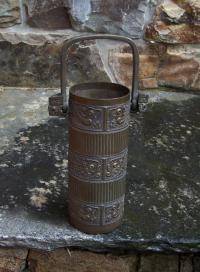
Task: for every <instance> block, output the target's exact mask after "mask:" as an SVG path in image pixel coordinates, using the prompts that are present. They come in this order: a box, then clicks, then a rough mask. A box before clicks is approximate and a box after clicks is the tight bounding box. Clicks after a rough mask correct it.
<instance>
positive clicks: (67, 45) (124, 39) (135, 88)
mask: <svg viewBox="0 0 200 272" xmlns="http://www.w3.org/2000/svg"><path fill="white" fill-rule="evenodd" d="M96 39H108V40H115V41H122V42H125V43H128V44H129V45H130V47H131V49H132V54H133V69H132V90H131V110H136V109H138V96H139V90H138V72H139V53H138V49H137V47H136V45H135V43H134V42H133V41H132V40H131V39H130V38H127V37H124V36H119V35H110V34H94V35H81V36H77V37H74V38H71V39H69V40H67V41H65V42H64V45H63V47H62V53H61V94H62V96H63V111H65V112H66V110H67V95H66V87H67V86H66V80H67V78H66V77H67V75H66V74H67V71H66V70H67V64H66V61H65V60H66V56H67V51H68V49H69V48H70V47H71V45H73V44H74V43H77V42H80V41H84V40H96Z"/></svg>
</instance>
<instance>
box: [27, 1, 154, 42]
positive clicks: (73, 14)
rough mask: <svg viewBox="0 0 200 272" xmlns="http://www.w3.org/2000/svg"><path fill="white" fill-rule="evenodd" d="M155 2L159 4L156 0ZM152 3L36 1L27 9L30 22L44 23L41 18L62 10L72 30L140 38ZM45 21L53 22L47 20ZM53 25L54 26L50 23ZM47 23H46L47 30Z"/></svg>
mask: <svg viewBox="0 0 200 272" xmlns="http://www.w3.org/2000/svg"><path fill="white" fill-rule="evenodd" d="M154 2H156V3H157V2H159V0H156V1H154ZM154 2H152V1H151V2H149V1H147V0H137V1H132V0H126V1H124V0H120V1H119V0H112V1H110V0H109V1H107V0H103V1H102V0H101V1H99V0H98V1H96V0H85V1H79V0H72V1H68V0H64V1H55V0H51V1H41V0H40V1H36V0H27V1H26V6H27V10H28V15H29V22H35V25H37V26H40V22H39V21H38V20H40V21H41V20H42V21H44V19H43V18H42V17H43V14H48V12H50V11H52V10H54V16H55V17H57V15H56V13H57V11H56V9H58V7H59V8H61V9H65V11H66V12H65V14H66V17H68V19H69V20H70V22H71V25H72V27H73V28H74V29H76V30H78V31H92V32H104V33H112V34H123V35H129V36H132V37H134V38H138V37H141V36H142V32H143V27H144V25H145V23H146V22H147V21H148V20H149V19H150V17H151V14H152V10H153V9H154V7H155V3H154ZM47 20H50V21H52V20H51V19H50V18H49V19H48V18H47ZM52 23H53V22H52ZM47 25H48V22H47V23H46V26H47Z"/></svg>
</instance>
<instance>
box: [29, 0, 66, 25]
mask: <svg viewBox="0 0 200 272" xmlns="http://www.w3.org/2000/svg"><path fill="white" fill-rule="evenodd" d="M65 2H67V1H60V0H58V1H55V0H50V1H41V0H39V1H38V0H37V1H35V0H26V1H25V6H26V9H27V13H28V14H27V17H28V18H27V23H28V24H29V25H30V26H33V27H38V28H43V29H62V28H71V22H70V14H69V10H68V6H69V5H68V4H67V3H65Z"/></svg>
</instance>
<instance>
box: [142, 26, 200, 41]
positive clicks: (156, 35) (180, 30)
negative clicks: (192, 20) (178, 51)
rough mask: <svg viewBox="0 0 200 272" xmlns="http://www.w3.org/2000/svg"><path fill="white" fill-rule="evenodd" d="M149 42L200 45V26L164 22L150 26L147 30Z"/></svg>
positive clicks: (146, 35)
mask: <svg viewBox="0 0 200 272" xmlns="http://www.w3.org/2000/svg"><path fill="white" fill-rule="evenodd" d="M145 37H146V39H147V40H151V41H156V42H163V43H169V44H171V43H178V44H180V43H200V26H195V25H187V24H179V25H176V24H174V25H172V24H167V23H164V22H162V21H156V22H155V23H152V24H149V25H148V26H147V28H146V32H145Z"/></svg>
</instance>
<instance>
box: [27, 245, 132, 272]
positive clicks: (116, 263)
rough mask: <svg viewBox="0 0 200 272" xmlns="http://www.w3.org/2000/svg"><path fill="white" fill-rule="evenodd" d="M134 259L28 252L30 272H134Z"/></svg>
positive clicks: (70, 252)
mask: <svg viewBox="0 0 200 272" xmlns="http://www.w3.org/2000/svg"><path fill="white" fill-rule="evenodd" d="M135 260H136V257H134V256H132V257H129V258H128V257H126V256H124V257H120V256H112V255H103V254H95V253H92V252H87V251H78V250H70V251H69V250H68V251H67V249H58V250H56V251H53V252H38V251H32V250H31V251H30V254H29V258H28V266H29V270H30V272H49V271H51V272H65V271H68V272H77V271H81V272H93V271H100V272H108V271H116V272H122V271H123V272H136V266H135V263H136V261H135Z"/></svg>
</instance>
